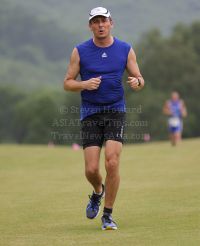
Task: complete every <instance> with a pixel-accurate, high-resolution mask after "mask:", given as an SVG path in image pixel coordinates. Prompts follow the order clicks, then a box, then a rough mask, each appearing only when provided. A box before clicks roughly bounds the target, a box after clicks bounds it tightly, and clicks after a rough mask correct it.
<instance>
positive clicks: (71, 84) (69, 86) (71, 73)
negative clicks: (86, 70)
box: [63, 48, 101, 92]
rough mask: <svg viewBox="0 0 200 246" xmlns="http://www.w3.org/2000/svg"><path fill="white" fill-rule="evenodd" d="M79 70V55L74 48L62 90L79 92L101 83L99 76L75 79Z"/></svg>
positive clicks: (91, 88)
mask: <svg viewBox="0 0 200 246" xmlns="http://www.w3.org/2000/svg"><path fill="white" fill-rule="evenodd" d="M79 72H80V57H79V53H78V50H77V49H76V48H74V50H73V51H72V55H71V58H70V64H69V67H68V71H67V74H66V77H65V79H64V85H63V88H64V90H66V91H71V92H79V91H83V90H85V89H87V90H95V89H98V87H99V84H100V83H101V77H98V78H91V79H89V80H86V81H80V82H79V81H76V78H77V76H78V74H79Z"/></svg>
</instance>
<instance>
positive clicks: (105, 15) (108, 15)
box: [89, 13, 110, 21]
mask: <svg viewBox="0 0 200 246" xmlns="http://www.w3.org/2000/svg"><path fill="white" fill-rule="evenodd" d="M96 16H104V17H110V14H109V13H108V14H99V13H98V14H95V15H93V16H90V17H89V21H90V20H91V19H93V18H94V17H96Z"/></svg>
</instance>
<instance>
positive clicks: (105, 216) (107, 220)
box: [103, 215, 116, 224]
mask: <svg viewBox="0 0 200 246" xmlns="http://www.w3.org/2000/svg"><path fill="white" fill-rule="evenodd" d="M103 217H104V218H105V220H106V222H107V223H112V222H113V223H114V224H116V223H115V222H114V220H112V219H110V216H108V215H104V216H103ZM111 218H112V217H111Z"/></svg>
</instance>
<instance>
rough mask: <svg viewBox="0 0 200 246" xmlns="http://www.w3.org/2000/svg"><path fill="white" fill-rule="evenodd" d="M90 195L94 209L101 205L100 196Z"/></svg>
mask: <svg viewBox="0 0 200 246" xmlns="http://www.w3.org/2000/svg"><path fill="white" fill-rule="evenodd" d="M88 197H89V199H90V204H91V207H92V208H93V209H94V208H95V207H98V206H100V205H101V202H100V200H99V198H98V197H95V196H93V195H88Z"/></svg>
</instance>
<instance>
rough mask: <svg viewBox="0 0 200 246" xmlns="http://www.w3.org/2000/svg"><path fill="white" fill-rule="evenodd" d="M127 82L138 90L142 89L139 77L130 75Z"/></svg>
mask: <svg viewBox="0 0 200 246" xmlns="http://www.w3.org/2000/svg"><path fill="white" fill-rule="evenodd" d="M127 83H128V84H129V85H130V87H131V88H132V89H134V90H136V91H138V90H140V89H141V88H140V86H139V82H138V79H137V78H135V77H128V81H127Z"/></svg>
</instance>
